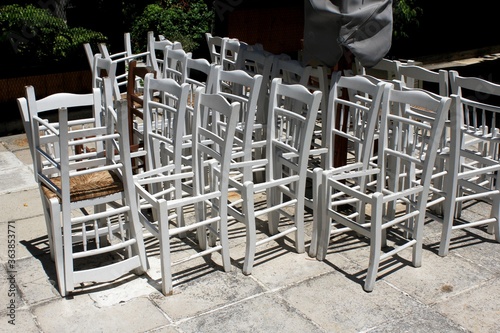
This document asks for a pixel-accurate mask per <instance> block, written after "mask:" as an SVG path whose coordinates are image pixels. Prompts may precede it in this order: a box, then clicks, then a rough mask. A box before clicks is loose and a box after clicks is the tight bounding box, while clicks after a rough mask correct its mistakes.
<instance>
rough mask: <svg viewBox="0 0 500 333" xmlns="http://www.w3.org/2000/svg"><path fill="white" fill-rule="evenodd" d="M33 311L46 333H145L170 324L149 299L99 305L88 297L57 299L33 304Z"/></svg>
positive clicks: (140, 298)
mask: <svg viewBox="0 0 500 333" xmlns="http://www.w3.org/2000/svg"><path fill="white" fill-rule="evenodd" d="M33 314H34V315H35V316H36V318H37V321H38V322H39V323H40V326H41V327H42V328H43V332H45V333H52V332H53V333H60V332H75V333H76V332H82V333H83V332H85V333H87V332H122V333H127V332H130V333H133V332H146V331H148V330H151V329H155V328H158V327H161V326H165V325H168V324H170V321H169V320H168V319H167V318H166V317H165V316H164V314H163V313H161V311H160V310H159V309H158V308H157V307H156V306H155V305H154V304H153V303H152V302H151V301H150V300H149V299H147V298H145V297H137V298H134V299H132V300H130V301H128V302H124V303H120V304H117V305H112V306H105V307H98V306H96V304H95V303H94V301H93V300H92V299H91V298H90V297H88V296H86V295H82V296H81V297H75V298H73V299H57V300H54V301H52V302H48V303H45V304H40V305H38V306H36V307H34V310H33Z"/></svg>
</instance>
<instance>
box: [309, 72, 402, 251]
mask: <svg viewBox="0 0 500 333" xmlns="http://www.w3.org/2000/svg"><path fill="white" fill-rule="evenodd" d="M332 81H333V82H332V84H333V86H332V89H331V90H330V94H329V102H328V105H329V108H328V110H326V113H325V118H324V120H325V122H324V123H323V124H322V129H323V134H322V144H323V146H324V147H325V148H328V149H327V151H326V154H325V155H324V156H323V158H322V162H323V165H321V168H315V169H309V170H308V174H309V178H310V179H311V181H312V185H311V191H312V195H311V196H310V197H306V201H309V203H308V204H306V205H308V207H311V208H312V210H313V229H312V236H311V245H310V247H309V255H310V256H311V257H316V256H317V255H318V256H319V259H320V260H323V259H324V256H325V255H326V253H325V252H322V253H318V250H317V249H318V240H319V236H320V235H321V228H324V227H325V225H324V224H325V223H326V222H325V223H323V222H322V221H321V211H320V206H319V205H320V201H321V200H323V197H322V195H320V192H319V187H320V184H321V181H322V176H321V175H322V172H323V171H325V170H336V171H335V172H341V170H342V169H343V168H348V169H349V168H352V167H353V166H355V165H359V169H360V170H368V169H369V168H370V167H373V161H372V156H373V150H374V149H373V148H374V147H375V146H376V143H375V142H376V139H377V138H378V125H379V119H380V118H379V111H380V108H381V105H382V98H383V97H384V94H388V91H389V89H391V87H392V85H389V84H386V83H384V82H379V83H378V84H375V83H373V82H371V81H370V80H369V79H367V78H365V77H363V76H360V75H357V76H342V75H340V72H337V73H336V75H335V77H334V78H333V79H332ZM340 155H341V156H340ZM362 181H364V179H362ZM359 186H360V187H361V188H363V186H364V184H363V183H361V184H359ZM330 228H331V227H330ZM323 250H324V249H323Z"/></svg>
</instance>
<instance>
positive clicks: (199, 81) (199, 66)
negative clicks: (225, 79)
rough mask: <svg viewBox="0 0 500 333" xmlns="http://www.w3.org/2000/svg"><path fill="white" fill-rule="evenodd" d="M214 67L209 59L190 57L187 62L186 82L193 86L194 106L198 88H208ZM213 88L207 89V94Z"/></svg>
mask: <svg viewBox="0 0 500 333" xmlns="http://www.w3.org/2000/svg"><path fill="white" fill-rule="evenodd" d="M212 67H213V66H212V65H211V64H210V63H209V62H208V60H207V59H204V58H198V59H193V58H191V57H188V58H187V60H186V76H185V80H184V82H186V83H189V84H190V85H191V91H192V94H193V98H192V101H193V104H194V94H195V91H196V88H197V87H207V86H208V85H209V82H210V73H211V71H212ZM211 89H212V88H211V87H210V88H208V89H207V92H211Z"/></svg>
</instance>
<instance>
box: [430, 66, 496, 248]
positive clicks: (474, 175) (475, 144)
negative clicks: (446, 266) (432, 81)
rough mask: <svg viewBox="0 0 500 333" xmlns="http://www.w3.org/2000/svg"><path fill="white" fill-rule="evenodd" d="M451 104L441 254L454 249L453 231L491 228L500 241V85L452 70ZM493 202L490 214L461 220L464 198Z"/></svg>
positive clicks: (471, 200)
mask: <svg viewBox="0 0 500 333" xmlns="http://www.w3.org/2000/svg"><path fill="white" fill-rule="evenodd" d="M450 85H451V92H452V97H453V106H452V109H451V112H450V115H451V117H450V121H451V125H450V129H451V135H450V154H449V161H450V162H449V164H448V169H447V172H448V173H447V175H446V177H445V185H444V191H445V193H447V195H446V197H445V202H444V212H443V221H442V222H443V229H442V233H441V242H440V245H439V255H440V256H446V255H447V254H448V252H449V249H450V243H451V241H452V232H453V230H458V229H463V228H470V227H478V226H487V231H488V232H490V233H494V235H495V239H496V241H497V242H500V194H499V193H500V181H499V179H498V176H497V175H498V173H499V172H500V162H499V151H500V150H499V148H500V147H499V144H498V138H499V136H500V135H499V132H498V131H499V130H498V128H499V122H498V119H499V117H500V108H499V105H498V103H497V102H495V99H496V98H498V96H500V85H498V84H495V83H493V82H490V81H487V80H483V79H480V78H475V77H463V76H460V75H459V74H458V72H456V71H450ZM477 200H478V201H483V202H486V203H489V204H490V205H491V210H490V214H489V217H488V218H486V219H478V220H475V221H464V220H462V219H460V220H459V218H460V213H461V211H462V205H463V204H464V203H465V202H474V201H477Z"/></svg>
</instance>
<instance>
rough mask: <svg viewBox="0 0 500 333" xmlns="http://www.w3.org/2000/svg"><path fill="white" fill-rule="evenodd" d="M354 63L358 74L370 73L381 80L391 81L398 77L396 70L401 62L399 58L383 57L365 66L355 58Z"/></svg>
mask: <svg viewBox="0 0 500 333" xmlns="http://www.w3.org/2000/svg"><path fill="white" fill-rule="evenodd" d="M409 63H412V62H409ZM355 65H356V73H357V74H358V75H371V76H374V77H376V78H379V79H382V80H387V81H392V80H394V79H397V78H398V71H399V66H400V65H401V62H400V61H399V60H391V59H387V58H383V59H382V60H380V61H379V62H378V64H376V65H375V66H373V67H370V68H365V67H364V66H363V65H362V64H361V63H360V62H359V60H358V59H357V58H356V59H355Z"/></svg>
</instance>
